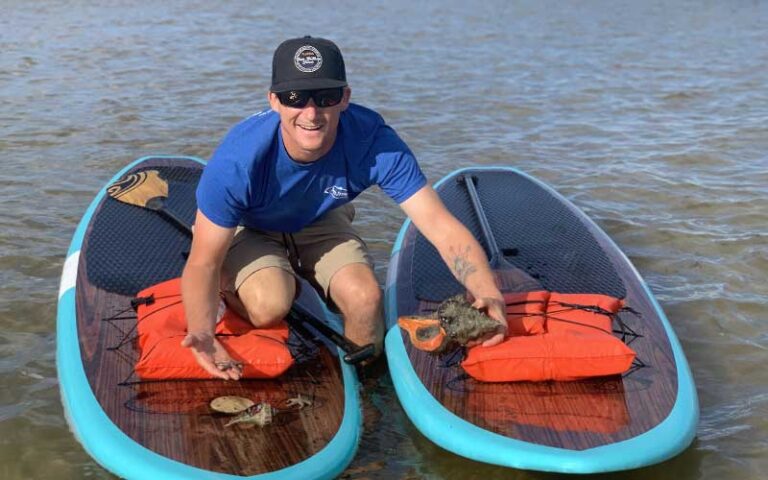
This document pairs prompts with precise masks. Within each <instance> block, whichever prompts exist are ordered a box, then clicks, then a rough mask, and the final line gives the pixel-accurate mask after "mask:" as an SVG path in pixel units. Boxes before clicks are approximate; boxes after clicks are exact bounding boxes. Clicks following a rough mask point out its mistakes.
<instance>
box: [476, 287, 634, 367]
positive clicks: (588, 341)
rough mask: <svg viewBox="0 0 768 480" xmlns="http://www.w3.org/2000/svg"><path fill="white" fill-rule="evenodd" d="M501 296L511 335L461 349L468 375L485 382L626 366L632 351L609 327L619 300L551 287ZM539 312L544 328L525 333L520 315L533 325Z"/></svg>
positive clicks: (619, 303) (619, 305) (618, 306)
mask: <svg viewBox="0 0 768 480" xmlns="http://www.w3.org/2000/svg"><path fill="white" fill-rule="evenodd" d="M505 300H506V303H507V305H508V306H507V312H508V313H507V316H508V318H507V323H508V324H509V326H510V329H509V332H510V334H511V335H510V336H509V337H508V338H507V339H505V340H504V341H503V342H502V343H500V344H498V345H495V346H493V347H482V346H476V347H472V348H469V349H468V350H467V356H466V358H465V359H464V361H463V362H462V363H461V366H462V368H464V370H465V371H466V372H467V373H468V374H469V375H470V376H472V377H473V378H475V379H477V380H481V381H485V382H509V381H521V380H528V381H543V380H578V379H582V378H589V377H598V376H605V375H616V374H620V373H623V372H625V371H627V370H629V368H630V367H631V366H632V362H633V361H634V359H635V352H634V351H633V350H632V349H631V348H629V347H628V346H627V345H625V344H624V343H623V342H622V341H621V340H619V339H618V338H616V337H614V336H613V335H612V333H611V321H612V316H613V315H615V314H616V313H617V312H618V311H619V309H621V307H622V306H623V302H622V301H621V300H619V299H616V298H613V297H609V296H606V295H597V294H561V293H556V292H552V293H549V292H528V293H524V294H507V295H505ZM529 301H530V303H529ZM515 302H517V303H518V304H519V306H518V307H517V310H516V311H514V312H512V313H510V306H509V305H510V303H513V304H514V303H515ZM542 312H543V313H542ZM540 318H544V320H545V322H544V329H545V330H546V332H545V333H541V334H538V335H530V333H532V332H531V327H528V328H524V327H523V326H522V322H523V320H524V319H529V322H530V321H533V322H534V323H533V324H532V325H538V322H536V320H538V319H540ZM530 319H533V320H530ZM534 328H535V327H534ZM535 329H536V331H539V330H540V329H539V328H535Z"/></svg>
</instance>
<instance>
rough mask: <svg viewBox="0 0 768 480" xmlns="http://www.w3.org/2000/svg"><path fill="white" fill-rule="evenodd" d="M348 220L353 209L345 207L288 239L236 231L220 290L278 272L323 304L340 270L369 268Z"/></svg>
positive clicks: (364, 250) (262, 232)
mask: <svg viewBox="0 0 768 480" xmlns="http://www.w3.org/2000/svg"><path fill="white" fill-rule="evenodd" d="M354 218H355V207H353V206H352V204H351V203H347V204H345V205H342V206H341V207H338V208H335V209H333V210H331V211H330V212H328V213H326V214H325V215H323V216H322V217H320V218H318V219H317V220H315V221H314V222H313V223H311V224H310V225H307V226H306V227H304V228H303V229H302V230H300V231H298V232H296V233H293V234H288V233H281V232H271V231H266V230H256V229H251V228H245V227H238V228H237V231H236V232H235V238H234V239H233V240H232V246H231V247H230V249H229V252H228V253H227V257H226V259H225V260H224V268H223V278H222V283H223V285H222V286H223V288H224V289H225V290H228V291H231V292H237V289H238V288H240V286H241V285H242V284H243V282H244V281H245V279H246V278H248V276H250V275H251V274H253V273H255V272H257V271H259V270H261V269H262V268H267V267H279V268H282V269H283V270H285V271H287V272H288V273H290V274H292V275H294V276H300V277H303V278H305V279H306V280H307V281H308V282H309V283H310V284H311V285H312V286H313V287H314V288H315V289H316V290H317V291H318V293H320V294H321V295H322V296H323V297H324V299H325V300H326V301H327V300H328V299H329V287H330V284H331V278H333V275H334V274H335V273H336V272H338V271H339V270H340V269H341V268H342V267H344V266H346V265H349V264H352V263H365V264H367V265H369V266H371V267H373V260H372V258H371V256H370V254H369V253H368V248H367V246H366V245H365V242H364V241H363V240H362V238H360V235H358V233H357V232H356V231H355V230H354V228H352V220H353V219H354Z"/></svg>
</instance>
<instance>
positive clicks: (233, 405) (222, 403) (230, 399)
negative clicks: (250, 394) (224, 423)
mask: <svg viewBox="0 0 768 480" xmlns="http://www.w3.org/2000/svg"><path fill="white" fill-rule="evenodd" d="M255 404H256V402H254V401H253V400H251V399H248V398H245V397H238V396H235V395H225V396H223V397H216V398H214V399H213V400H211V403H210V405H211V409H213V410H214V411H216V412H220V413H228V414H230V415H234V414H236V413H240V412H244V411H246V410H248V409H249V408H250V407H252V406H254V405H255Z"/></svg>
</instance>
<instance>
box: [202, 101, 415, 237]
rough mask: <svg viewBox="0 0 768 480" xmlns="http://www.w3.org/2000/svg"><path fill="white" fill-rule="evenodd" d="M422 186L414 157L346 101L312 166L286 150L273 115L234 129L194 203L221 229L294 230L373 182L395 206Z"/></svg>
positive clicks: (374, 118)
mask: <svg viewBox="0 0 768 480" xmlns="http://www.w3.org/2000/svg"><path fill="white" fill-rule="evenodd" d="M426 183H427V180H426V178H425V177H424V174H423V173H422V172H421V170H420V169H419V165H418V163H417V162H416V158H415V157H414V156H413V154H412V153H411V151H410V150H409V149H408V147H407V146H406V145H405V142H403V141H402V140H401V139H400V137H398V136H397V134H396V133H395V131H394V130H392V129H391V128H390V127H389V126H387V125H386V124H385V123H384V119H382V118H381V116H380V115H379V114H378V113H376V112H374V111H372V110H369V109H367V108H365V107H361V106H359V105H355V104H350V105H349V107H348V108H347V110H345V111H344V112H342V113H341V116H340V119H339V128H338V133H337V136H336V141H335V143H334V144H333V147H332V148H331V150H330V151H329V152H328V153H327V154H326V155H324V156H323V157H322V158H320V159H318V160H316V161H314V162H312V163H300V162H296V161H294V160H293V159H292V158H291V157H290V156H289V155H288V152H286V150H285V146H284V145H283V140H282V135H281V133H280V117H279V115H278V114H277V112H274V111H272V110H266V111H264V112H261V113H257V114H255V115H253V116H251V117H249V118H247V119H245V120H243V121H242V122H240V123H239V124H238V125H236V126H235V127H234V128H233V129H232V130H231V131H230V132H229V134H227V136H226V137H225V138H224V141H223V142H222V143H221V145H219V147H218V148H217V149H216V152H215V153H214V154H213V157H212V158H211V160H210V162H208V165H207V166H206V167H205V170H204V171H203V175H202V177H201V178H200V184H199V186H198V187H197V206H198V208H199V209H200V210H201V211H202V212H203V214H205V216H206V217H208V218H209V219H210V220H211V221H212V222H213V223H215V224H217V225H219V226H222V227H227V228H231V227H235V226H237V225H245V226H246V227H250V228H257V229H261V230H271V231H278V232H296V231H298V230H301V229H302V228H303V227H305V226H306V225H308V224H310V223H312V222H313V221H314V220H316V219H317V218H318V217H320V216H321V215H323V214H324V213H326V212H328V211H329V210H331V209H334V208H336V207H339V206H341V205H344V204H345V203H347V202H350V201H352V199H354V198H355V197H357V196H358V195H359V194H360V193H361V192H362V191H363V190H365V189H366V188H368V187H370V186H371V185H373V184H376V185H379V186H380V187H381V189H382V190H383V191H384V192H385V193H386V194H387V195H389V196H390V197H391V198H392V199H393V200H394V201H395V202H397V203H401V202H403V201H405V200H407V199H408V198H409V197H410V196H411V195H413V194H414V193H416V192H417V191H418V190H419V189H420V188H422V187H423V186H424V185H425V184H426Z"/></svg>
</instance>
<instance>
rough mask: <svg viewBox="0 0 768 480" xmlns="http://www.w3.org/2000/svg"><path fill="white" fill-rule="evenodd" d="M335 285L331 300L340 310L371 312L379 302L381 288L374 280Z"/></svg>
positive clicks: (377, 306)
mask: <svg viewBox="0 0 768 480" xmlns="http://www.w3.org/2000/svg"><path fill="white" fill-rule="evenodd" d="M335 287H337V288H334V289H333V293H334V294H335V295H332V296H333V300H334V302H335V303H336V305H338V306H339V308H340V309H341V310H342V311H345V310H347V311H350V310H351V311H355V312H373V311H375V310H377V309H378V308H379V306H380V304H381V289H380V288H379V286H378V284H377V283H376V282H375V281H373V282H370V281H368V282H366V281H358V282H348V283H345V284H343V285H335Z"/></svg>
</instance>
